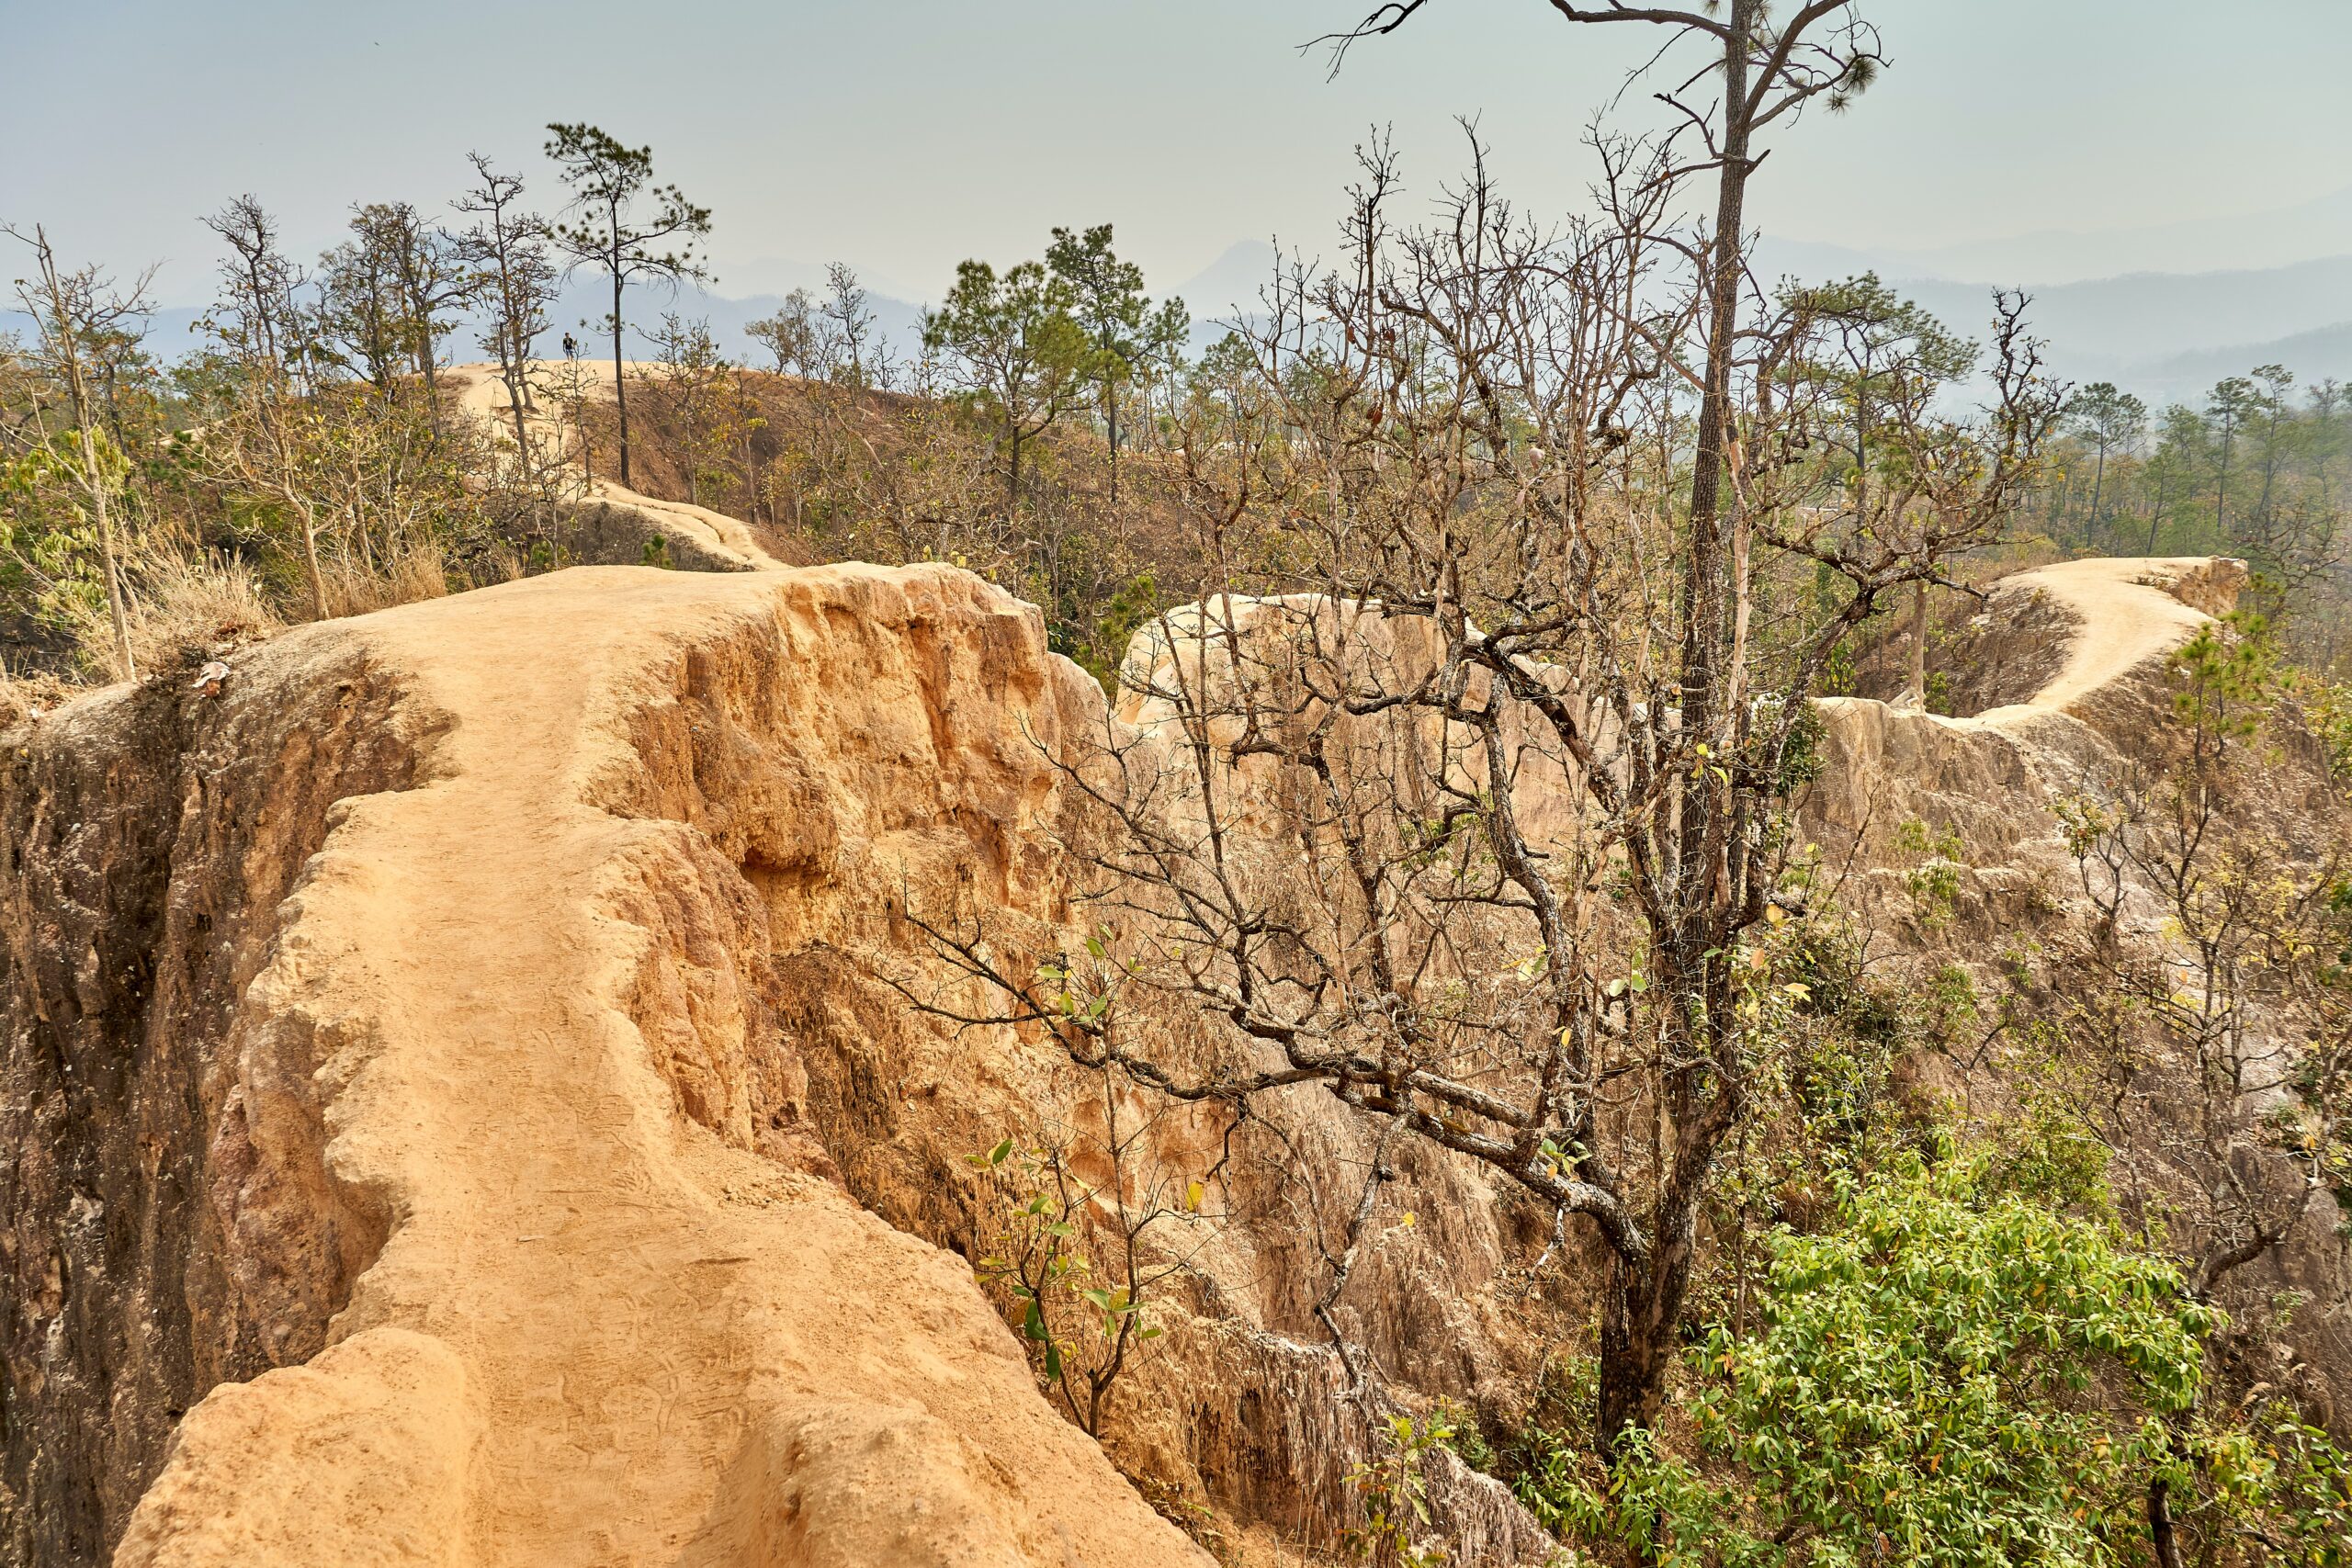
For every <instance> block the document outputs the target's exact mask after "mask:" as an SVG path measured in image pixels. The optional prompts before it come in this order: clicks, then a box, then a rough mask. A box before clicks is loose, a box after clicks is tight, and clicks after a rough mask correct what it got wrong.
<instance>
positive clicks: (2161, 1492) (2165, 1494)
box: [2148, 1475, 2181, 1568]
mask: <svg viewBox="0 0 2352 1568" xmlns="http://www.w3.org/2000/svg"><path fill="white" fill-rule="evenodd" d="M2148 1545H2149V1547H2150V1548H2151V1549H2152V1550H2153V1551H2154V1553H2155V1558H2156V1568H2181V1562H2180V1542H2179V1540H2177V1538H2176V1537H2175V1536H2174V1534H2173V1528H2172V1486H2171V1483H2168V1482H2166V1481H2165V1478H2164V1477H2163V1476H2161V1475H2160V1476H2158V1477H2156V1478H2155V1479H2154V1481H2151V1482H2149V1483H2148Z"/></svg>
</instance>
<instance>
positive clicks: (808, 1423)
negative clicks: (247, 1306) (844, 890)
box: [117, 567, 1204, 1568]
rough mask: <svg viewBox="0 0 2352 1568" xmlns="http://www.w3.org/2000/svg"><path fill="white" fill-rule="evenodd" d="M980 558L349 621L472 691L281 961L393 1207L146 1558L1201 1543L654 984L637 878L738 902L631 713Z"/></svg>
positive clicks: (1004, 1552)
mask: <svg viewBox="0 0 2352 1568" xmlns="http://www.w3.org/2000/svg"><path fill="white" fill-rule="evenodd" d="M959 579H960V574H954V573H946V572H941V571H930V572H890V571H885V570H879V569H872V568H863V567H844V568H825V569H816V570H810V571H806V572H789V573H764V572H763V573H745V574H741V575H733V576H727V575H703V574H690V573H677V572H661V571H649V570H636V569H626V568H594V569H582V570H573V571H569V572H564V573H560V574H557V575H555V576H553V577H547V578H539V579H534V580H531V581H526V582H518V583H514V584H508V585H505V586H503V587H499V588H493V589H490V590H486V591H483V592H476V593H469V594H465V595H461V596H458V597H456V598H452V599H447V600H443V601H438V602H435V603H432V604H417V605H411V606H408V607H406V608H405V609H403V610H401V611H398V612H395V613H391V614H388V615H380V616H373V617H368V619H367V620H365V621H362V622H357V623H353V626H354V628H355V630H356V632H357V633H358V634H359V635H363V636H364V637H366V638H367V641H368V646H369V649H370V652H371V654H372V655H373V657H374V658H375V659H377V660H379V661H381V663H382V664H383V665H384V666H386V667H387V668H388V669H389V670H390V671H392V672H393V673H395V674H396V675H397V676H398V677H399V678H400V679H401V681H402V682H404V684H405V685H406V686H407V687H408V689H410V690H411V691H413V694H414V695H415V699H416V700H417V701H418V702H421V703H424V704H429V705H432V706H433V707H434V708H435V709H437V710H439V711H440V712H442V713H444V714H446V715H447V716H448V719H449V720H450V722H451V728H449V729H448V731H447V736H446V739H444V740H443V742H442V743H441V746H440V749H439V751H438V753H437V755H436V756H435V759H434V765H433V769H432V773H433V776H432V780H431V782H429V783H426V784H423V785H422V786H421V787H418V788H415V789H413V790H409V791H406V792H403V793H398V794H390V795H371V796H368V797H365V798H362V799H359V800H356V801H354V802H350V803H348V805H347V807H345V808H343V810H344V813H345V814H344V816H343V818H342V820H341V822H340V824H339V825H338V826H336V827H335V828H334V831H333V833H332V835H331V837H330V839H329V840H328V843H327V846H326V848H325V850H324V851H323V852H322V854H321V855H320V856H319V857H318V858H317V860H316V862H315V863H314V867H313V873H312V875H311V878H310V880H309V881H308V882H307V884H306V885H305V886H304V887H303V888H302V890H301V891H300V893H299V894H298V895H297V897H296V899H295V900H294V903H296V904H297V905H299V911H298V912H297V913H296V914H295V915H294V918H293V919H292V922H291V924H290V926H289V929H288V935H287V937H286V939H285V941H284V942H283V943H282V948H283V953H282V954H281V957H280V959H279V961H278V964H277V965H275V966H274V968H275V969H276V970H277V973H276V974H275V975H274V976H269V977H266V983H273V984H275V985H277V987H280V988H282V989H283V990H284V991H285V992H286V993H287V994H288V995H289V996H292V997H296V998H299V1002H298V1004H297V1007H298V1010H300V1011H302V1012H304V1013H305V1015H306V1016H307V1017H308V1018H309V1020H310V1021H311V1023H312V1024H313V1025H314V1027H315V1028H316V1030H317V1032H318V1035H319V1037H320V1039H321V1041H322V1056H323V1057H324V1063H323V1066H321V1067H320V1069H319V1074H320V1077H321V1080H322V1082H323V1083H326V1084H327V1085H329V1086H330V1088H331V1091H332V1092H331V1094H330V1096H329V1099H328V1108H327V1114H326V1122H327V1132H328V1134H329V1135H330V1143H329V1145H328V1149H327V1157H328V1164H329V1168H330V1169H331V1171H332V1172H333V1174H334V1177H335V1179H337V1180H338V1181H339V1182H341V1183H343V1184H345V1185H346V1186H347V1187H349V1188H353V1189H356V1190H360V1191H363V1192H366V1193H368V1194H370V1195H372V1196H373V1197H374V1199H375V1200H376V1201H378V1202H379V1203H381V1204H382V1205H383V1206H384V1208H385V1209H386V1211H387V1212H388V1213H389V1215H390V1239H389V1241H388V1242H387V1244H386V1246H385V1247H384V1248H383V1251H382V1253H381V1254H380V1256H379V1258H378V1259H377V1261H376V1262H375V1264H374V1266H373V1267H372V1268H370V1269H368V1271H367V1272H366V1273H365V1275H364V1276H363V1277H362V1278H361V1280H359V1282H358V1285H357V1287H356V1291H355V1293H354V1295H353V1298H352V1300H351V1303H350V1304H349V1306H348V1308H347V1309H346V1310H345V1313H344V1314H341V1316H340V1317H339V1318H338V1319H337V1321H336V1323H335V1325H334V1334H333V1336H332V1337H333V1339H334V1341H335V1343H334V1344H333V1345H331V1347H330V1348H329V1349H328V1350H327V1351H326V1352H324V1353H323V1354H322V1356H320V1357H319V1358H317V1359H316V1360H315V1361H314V1362H313V1363H312V1364H311V1367H309V1368H304V1369H289V1370H286V1371H277V1372H271V1373H268V1374H266V1375H264V1376H263V1377H261V1378H260V1379H257V1380H255V1382H253V1383H250V1384H243V1385H228V1386H224V1387H222V1388H220V1389H218V1390H216V1391H214V1393H212V1394H211V1395H209V1396H208V1398H207V1399H206V1400H205V1401H204V1402H203V1404H200V1405H199V1406H198V1408H197V1410H196V1411H194V1412H192V1413H191V1414H190V1416H189V1417H188V1418H187V1422H186V1424H185V1426H184V1427H183V1436H182V1439H181V1442H180V1445H179V1448H178V1450H177V1452H176V1454H175V1458H174V1460H173V1461H172V1463H171V1464H170V1465H169V1466H168V1467H167V1468H166V1470H165V1472H164V1475H163V1476H162V1477H161V1478H160V1479H159V1480H158V1482H157V1483H156V1484H155V1486H154V1487H153V1489H152V1490H151V1491H150V1493H149V1494H148V1496H147V1498H146V1500H145V1501H144V1502H142V1503H141V1507H140V1510H139V1513H138V1514H137V1516H135V1517H134V1520H133V1523H132V1527H131V1529H130V1533H129V1535H128V1536H127V1538H126V1540H125V1543H124V1546H123V1548H122V1551H121V1552H120V1554H119V1556H118V1558H117V1562H119V1563H124V1564H144V1563H159V1564H160V1563H172V1564H195V1563H207V1564H209V1563H224V1564H225V1563H228V1562H237V1563H240V1564H277V1563H285V1564H288V1565H291V1564H294V1563H300V1564H303V1565H305V1568H311V1565H323V1564H333V1563H358V1562H434V1563H447V1564H458V1563H471V1564H484V1565H487V1564H516V1565H524V1564H528V1565H533V1568H542V1565H544V1568H565V1565H579V1568H588V1565H597V1568H604V1565H611V1568H621V1565H624V1564H629V1565H636V1564H657V1563H660V1564H670V1563H674V1564H680V1565H704V1564H707V1565H727V1568H735V1565H739V1564H740V1565H744V1568H750V1565H752V1564H759V1565H763V1568H764V1565H767V1564H786V1563H791V1564H800V1563H808V1564H825V1563H835V1562H841V1563H862V1564H872V1563H881V1562H890V1563H908V1564H924V1563H938V1564H942V1565H945V1564H950V1563H953V1564H967V1563H969V1564H991V1565H993V1564H1006V1565H1014V1564H1029V1563H1035V1564H1053V1565H1054V1568H1069V1565H1074V1564H1082V1565H1089V1568H1112V1565H1114V1564H1128V1563H1145V1562H1170V1563H1174V1562H1187V1563H1192V1562H1202V1561H1204V1559H1203V1558H1202V1557H1201V1556H1200V1554H1199V1553H1198V1552H1197V1550H1196V1549H1194V1548H1193V1547H1192V1546H1191V1545H1190V1543H1189V1542H1187V1541H1186V1540H1184V1539H1183V1538H1182V1536H1181V1535H1180V1534H1178V1533H1177V1532H1176V1531H1175V1530H1174V1529H1171V1528H1170V1527H1169V1526H1167V1525H1166V1524H1164V1523H1163V1522H1162V1521H1160V1520H1159V1518H1158V1517H1156V1516H1154V1515H1152V1514H1151V1513H1150V1511H1149V1510H1148V1508H1146V1507H1145V1506H1144V1505H1143V1504H1142V1503H1141V1501H1140V1500H1139V1499H1137V1498H1136V1495H1135V1494H1134V1493H1133V1491H1132V1490H1131V1489H1129V1488H1128V1487H1127V1486H1126V1484H1125V1483H1124V1482H1123V1481H1121V1480H1120V1479H1119V1478H1118V1476H1117V1475H1116V1473H1115V1472H1113V1471H1112V1470H1111V1468H1110V1466H1109V1464H1108V1462H1107V1461H1105V1460H1104V1459H1103V1456H1102V1454H1101V1453H1100V1451H1099V1450H1096V1449H1095V1448H1094V1446H1093V1444H1092V1443H1091V1441H1090V1440H1088V1439H1086V1438H1084V1437H1083V1436H1082V1435H1081V1434H1080V1433H1079V1432H1077V1431H1076V1429H1075V1428H1073V1427H1069V1425H1068V1424H1067V1423H1065V1422H1063V1421H1062V1420H1060V1419H1059V1418H1058V1417H1057V1416H1055V1415H1054V1414H1053V1413H1052V1412H1051V1411H1050V1410H1049V1409H1048V1408H1047V1407H1046V1404H1045V1403H1044V1402H1043V1400H1042V1399H1040V1398H1039V1397H1038V1395H1037V1393H1036V1392H1035V1387H1034V1385H1033V1383H1032V1382H1031V1375H1030V1371H1029V1369H1028V1365H1027V1362H1026V1359H1025V1358H1023V1356H1022V1355H1021V1353H1020V1351H1019V1350H1018V1348H1016V1347H1015V1345H1014V1343H1013V1341H1012V1337H1011V1336H1010V1334H1009V1333H1008V1332H1007V1331H1006V1330H1005V1328H1004V1327H1003V1325H1002V1324H1001V1321H1000V1320H999V1319H998V1318H997V1317H996V1316H995V1314H994V1313H993V1312H992V1311H991V1309H990V1308H989V1306H988V1304H987V1303H985V1301H984V1300H983V1299H982V1297H981V1295H980V1293H979V1292H978V1289H977V1287H976V1286H975V1285H974V1283H973V1281H972V1278H971V1274H970V1271H969V1269H967V1267H966V1266H965V1265H963V1264H962V1263H961V1261H960V1260H958V1259H956V1258H953V1257H951V1256H949V1255H947V1254H945V1253H943V1252H940V1251H938V1250H936V1249H934V1248H933V1247H929V1246H927V1245H924V1244H922V1243H921V1242H919V1241H916V1240H914V1239H912V1238H910V1237H909V1236H906V1235H902V1234H900V1233H899V1232H897V1231H894V1230H892V1229H891V1228H890V1227H889V1226H888V1225H886V1224H883V1223H882V1222H881V1221H880V1220H878V1219H876V1218H875V1217H874V1216H873V1215H871V1214H869V1213H865V1211H864V1210H862V1209H860V1208H858V1207H857V1206H856V1205H855V1204H854V1203H853V1202H852V1201H850V1200H848V1199H847V1198H846V1197H845V1196H844V1195H843V1194H842V1192H841V1191H840V1190H838V1189H836V1188H835V1187H833V1186H832V1185H831V1184H830V1183H829V1182H827V1181H825V1180H822V1179H819V1178H818V1177H815V1176H809V1175H800V1174H795V1173H792V1172H790V1171H787V1170H786V1169H784V1168H780V1167H779V1166H777V1165H776V1164H775V1163H773V1162H771V1161H768V1160H764V1159H762V1158H760V1157H758V1156H754V1155H752V1154H751V1153H750V1152H748V1151H745V1150H742V1149H739V1148H734V1147H730V1146H728V1145H726V1144H725V1143H723V1142H722V1141H721V1140H720V1139H719V1138H718V1137H715V1136H714V1135H712V1134H711V1133H710V1132H709V1131H708V1130H707V1129H706V1128H704V1127H703V1126H701V1125H699V1124H696V1123H695V1122H693V1121H691V1120H690V1119H688V1118H687V1117H685V1116H683V1115H681V1114H680V1111H679V1109H678V1102H677V1098H676V1095H675V1094H674V1092H673V1088H672V1086H671V1084H670V1083H669V1082H667V1081H665V1079H664V1078H663V1077H662V1075H661V1073H660V1072H659V1071H657V1070H656V1067H655V1066H654V1064H653V1062H652V1060H651V1059H650V1056H649V1053H648V1047H647V1043H646V1040H645V1038H644V1035H643V1033H642V1032H641V1031H640V1029H639V1026H638V1024H637V1023H635V1022H633V1021H632V1020H631V1018H630V1017H629V1016H628V1007H627V998H629V997H630V996H631V995H632V994H633V993H634V991H635V989H636V987H639V985H640V983H641V980H642V976H643V974H644V972H645V965H646V964H647V963H648V961H649V956H650V954H649V951H648V950H649V948H650V947H651V946H653V945H656V944H659V943H661V942H664V941H675V940H677V938H678V933H677V932H676V931H671V932H667V933H664V932H662V931H650V930H648V929H647V928H646V927H644V926H640V925H638V924H633V923H630V922H629V921H628V920H624V919H616V918H615V917H614V915H613V914H612V913H611V912H610V911H611V910H612V909H613V908H615V907H616V904H617V903H618V902H619V901H620V900H621V899H622V898H623V897H624V896H626V895H627V894H628V893H629V892H631V891H632V890H637V891H642V890H644V889H646V888H649V887H650V888H651V889H653V890H654V892H655V894H656V895H658V896H659V897H664V898H669V897H674V898H675V899H676V900H678V901H679V902H680V903H681V904H682V905H684V906H686V912H685V913H684V915H681V916H679V917H677V918H678V919H679V920H680V921H681V922H682V925H683V926H684V927H687V928H691V927H692V926H693V925H694V923H695V921H696V920H697V919H699V920H703V921H705V922H706V923H707V920H708V919H710V918H711V917H710V916H709V915H708V913H707V911H706V912H704V913H702V914H697V913H696V912H695V907H694V906H693V905H692V898H693V896H694V894H695V888H694V887H693V886H692V883H693V879H694V875H695V859H694V856H695V843H694V842H693V841H692V840H695V838H696V837H697V835H696V834H695V830H694V829H690V828H688V827H687V826H686V825H685V824H684V823H681V822H677V821H673V820H669V819H666V818H661V817H658V816H650V815H647V814H645V813H644V810H643V808H642V807H641V806H639V805H634V804H632V800H633V798H634V796H633V792H635V791H639V789H640V788H641V776H642V775H643V774H644V773H645V772H646V770H647V766H648V761H647V759H646V758H644V757H643V756H642V755H641V754H640V751H639V744H638V742H637V741H635V740H633V739H632V729H631V727H632V723H633V722H634V721H633V716H635V715H638V714H640V713H642V712H644V711H646V710H648V709H649V708H659V707H660V706H661V705H663V704H665V703H669V702H671V701H672V700H673V698H672V693H673V690H674V688H675V684H676V682H677V681H678V679H679V675H680V671H681V670H682V669H683V668H684V665H685V664H686V662H687V660H689V659H690V658H692V657H695V655H694V652H693V650H694V649H698V648H707V647H710V646H713V645H715V644H719V643H723V642H725V641H726V640H727V639H728V638H730V637H738V638H740V637H746V636H759V635H763V634H764V632H765V631H766V630H767V629H768V628H771V627H773V626H774V625H775V623H777V622H778V621H780V620H781V621H783V622H785V623H787V634H788V637H789V634H790V632H791V628H792V627H793V626H798V627H799V628H800V630H801V631H802V632H804V633H808V634H809V635H811V636H813V635H815V634H814V630H812V628H815V629H821V628H822V627H823V626H826V625H829V624H831V622H832V619H833V617H834V616H835V615H846V614H847V613H848V611H849V610H851V609H854V610H856V611H857V612H858V613H860V614H862V615H866V616H868V617H873V618H875V619H877V620H887V619H888V617H889V616H891V615H897V616H898V618H899V620H900V621H901V622H903V621H904V620H905V619H906V617H907V616H908V615H910V614H916V615H922V614H930V615H933V618H934V619H943V618H944V615H945V612H946V611H947V610H950V609H953V608H956V606H957V605H959V604H964V603H967V602H979V601H990V600H991V597H993V598H994V599H1001V597H1002V596H1001V595H998V594H996V593H995V591H994V590H989V589H986V588H984V587H981V586H980V585H978V583H977V582H975V581H971V580H967V579H964V580H960V581H959ZM933 600H937V601H939V602H940V603H939V604H938V605H937V606H935V607H933V608H930V609H926V608H925V606H926V605H929V604H931V601H933ZM910 601H912V602H913V603H914V608H913V610H911V611H910V608H909V602H910ZM1004 603H1005V604H1011V601H1009V600H1006V601H1004ZM982 607H983V608H984V609H985V608H987V607H988V605H987V604H983V606H982ZM788 637H787V639H788ZM891 673H894V672H880V673H876V674H874V675H873V678H872V680H871V681H870V682H869V684H870V685H871V686H872V689H873V694H874V695H875V696H876V699H877V700H881V701H890V700H894V699H896V700H900V701H903V700H904V696H905V694H904V693H903V692H900V691H898V690H897V689H896V687H895V685H894V683H893V682H892V681H890V680H889V679H888V678H887V677H888V675H889V674H891ZM838 678H839V681H840V682H841V683H842V685H843V686H844V687H854V686H856V684H857V678H856V676H855V675H854V673H853V672H852V671H848V670H842V671H839V672H838ZM856 700H857V699H856V698H855V697H854V695H853V696H852V697H849V698H846V699H845V701H846V702H847V703H848V704H849V705H851V706H852V707H853V708H854V705H855V702H856ZM688 934H689V936H691V935H692V934H693V933H692V931H691V930H689V931H688ZM258 988H259V987H257V989H258ZM322 1412H323V1414H322ZM298 1498H299V1499H300V1503H299V1505H298V1504H297V1502H296V1501H295V1499H298ZM338 1500H340V1502H338Z"/></svg>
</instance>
